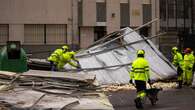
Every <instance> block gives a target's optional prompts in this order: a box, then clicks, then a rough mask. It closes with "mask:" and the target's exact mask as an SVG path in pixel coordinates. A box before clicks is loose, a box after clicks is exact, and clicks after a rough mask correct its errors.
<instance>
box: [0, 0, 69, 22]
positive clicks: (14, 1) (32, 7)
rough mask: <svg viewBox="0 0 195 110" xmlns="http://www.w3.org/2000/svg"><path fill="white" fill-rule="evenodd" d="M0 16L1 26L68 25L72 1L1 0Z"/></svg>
mask: <svg viewBox="0 0 195 110" xmlns="http://www.w3.org/2000/svg"><path fill="white" fill-rule="evenodd" d="M51 7H52V8H51ZM0 16H1V17H0V23H1V24H3V23H5V24H31V23H32V24H34V23H36V24H39V23H40V24H50V23H51V24H67V23H68V18H71V0H1V1H0Z"/></svg>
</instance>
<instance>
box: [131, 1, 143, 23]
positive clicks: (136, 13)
mask: <svg viewBox="0 0 195 110" xmlns="http://www.w3.org/2000/svg"><path fill="white" fill-rule="evenodd" d="M142 19H143V14H142V0H130V26H132V27H137V26H140V25H142V24H143V20H142Z"/></svg>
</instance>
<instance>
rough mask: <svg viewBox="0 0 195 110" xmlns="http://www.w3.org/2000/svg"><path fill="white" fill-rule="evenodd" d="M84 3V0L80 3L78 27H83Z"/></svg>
mask: <svg viewBox="0 0 195 110" xmlns="http://www.w3.org/2000/svg"><path fill="white" fill-rule="evenodd" d="M82 5H83V2H82V0H80V1H78V25H79V26H81V25H82V21H83V6H82Z"/></svg>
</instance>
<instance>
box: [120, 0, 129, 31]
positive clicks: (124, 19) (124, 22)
mask: <svg viewBox="0 0 195 110" xmlns="http://www.w3.org/2000/svg"><path fill="white" fill-rule="evenodd" d="M129 14H130V13H129V3H121V4H120V17H121V19H120V20H121V27H126V26H129V21H130V15H129Z"/></svg>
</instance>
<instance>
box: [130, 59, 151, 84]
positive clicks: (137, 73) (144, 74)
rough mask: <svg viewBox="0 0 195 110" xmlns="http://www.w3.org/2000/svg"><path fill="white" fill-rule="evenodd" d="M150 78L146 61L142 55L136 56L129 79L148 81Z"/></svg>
mask: <svg viewBox="0 0 195 110" xmlns="http://www.w3.org/2000/svg"><path fill="white" fill-rule="evenodd" d="M149 78H150V74H149V64H148V61H147V60H146V59H144V58H142V57H138V58H137V59H136V60H135V61H133V64H132V68H131V72H130V79H134V80H140V81H148V79H149Z"/></svg>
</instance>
